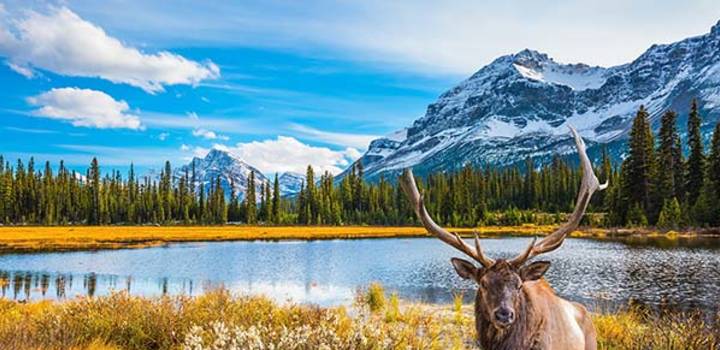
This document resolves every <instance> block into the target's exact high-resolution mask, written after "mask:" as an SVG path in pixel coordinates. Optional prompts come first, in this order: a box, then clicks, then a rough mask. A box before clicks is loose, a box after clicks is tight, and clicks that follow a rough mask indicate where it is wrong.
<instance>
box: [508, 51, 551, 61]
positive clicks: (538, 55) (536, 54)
mask: <svg viewBox="0 0 720 350" xmlns="http://www.w3.org/2000/svg"><path fill="white" fill-rule="evenodd" d="M514 57H515V59H529V60H533V61H548V60H550V57H548V55H547V54H544V53H542V52H540V51H536V50H531V49H524V50H522V51H520V52H518V53H516V54H515V55H514Z"/></svg>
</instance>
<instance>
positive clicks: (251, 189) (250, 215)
mask: <svg viewBox="0 0 720 350" xmlns="http://www.w3.org/2000/svg"><path fill="white" fill-rule="evenodd" d="M255 200H256V199H255V171H252V170H251V171H250V175H249V176H248V180H247V190H246V191H245V216H246V220H247V223H248V224H250V225H254V224H257V206H256V202H255Z"/></svg>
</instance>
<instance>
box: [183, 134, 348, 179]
mask: <svg viewBox="0 0 720 350" xmlns="http://www.w3.org/2000/svg"><path fill="white" fill-rule="evenodd" d="M184 146H185V147H182V149H181V150H183V151H184V152H187V153H190V152H191V153H192V154H193V155H194V156H197V157H203V156H205V155H206V154H207V152H208V151H209V150H208V149H205V148H202V147H195V148H191V147H190V146H186V145H184ZM213 148H216V149H221V150H224V151H228V152H230V153H233V154H235V155H236V156H238V157H239V158H241V159H243V160H244V161H245V162H247V163H248V164H250V165H252V166H254V167H257V168H258V169H259V170H260V171H262V172H263V173H265V174H273V173H282V172H286V171H292V172H297V173H305V170H306V169H307V166H308V165H312V167H313V169H315V171H316V172H318V173H322V172H325V171H329V172H330V173H332V174H335V175H336V174H338V173H340V172H342V170H343V169H345V168H346V167H348V166H349V165H350V164H351V163H352V161H354V160H355V159H357V157H359V156H360V155H361V154H360V152H359V151H358V150H356V149H354V148H348V149H346V150H343V151H335V150H331V149H329V148H326V147H315V146H311V145H307V144H305V143H302V142H300V141H298V140H297V139H295V138H293V137H289V136H278V137H277V139H274V140H273V139H268V140H264V141H252V142H247V143H238V144H236V145H235V146H234V147H230V146H226V145H222V144H215V145H213Z"/></svg>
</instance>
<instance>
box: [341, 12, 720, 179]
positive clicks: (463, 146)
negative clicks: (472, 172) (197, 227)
mask: <svg viewBox="0 0 720 350" xmlns="http://www.w3.org/2000/svg"><path fill="white" fill-rule="evenodd" d="M693 97H697V98H698V100H699V103H700V105H701V108H702V109H701V111H702V115H703V118H704V124H703V130H704V133H705V134H706V136H707V135H709V133H710V130H711V129H712V127H713V126H714V123H716V122H717V121H718V119H719V118H720V22H718V24H716V25H715V26H714V27H713V28H712V30H711V31H710V33H708V34H705V35H702V36H697V37H692V38H688V39H685V40H682V41H679V42H676V43H672V44H667V45H653V46H652V47H650V48H649V49H648V50H647V51H646V52H645V53H643V54H642V55H641V56H640V57H638V58H637V59H635V60H634V61H632V62H630V63H627V64H623V65H619V66H615V67H609V68H603V67H591V66H588V65H585V64H562V63H559V62H556V61H555V60H553V59H552V58H551V57H549V56H548V55H546V54H543V53H540V52H537V51H533V50H528V49H526V50H523V51H520V52H518V53H516V54H512V55H506V56H502V57H499V58H497V59H496V60H494V61H493V62H492V63H490V64H489V65H487V66H485V67H483V68H482V69H480V70H479V71H477V72H476V73H475V74H473V75H472V76H471V77H470V78H468V79H467V80H465V81H463V82H461V83H459V84H458V85H457V86H455V87H453V88H452V89H450V90H448V91H446V92H445V93H443V94H442V95H441V96H440V97H439V98H438V99H437V101H435V102H434V103H432V104H430V105H429V106H428V107H427V111H426V113H425V115H424V116H423V117H421V118H420V119H417V120H416V121H415V122H414V123H413V124H412V125H411V126H410V127H408V128H406V129H403V130H400V131H398V132H396V133H393V134H391V135H388V136H387V137H384V138H380V139H377V140H374V141H372V142H371V144H370V146H369V148H368V151H367V152H366V153H365V154H364V155H363V156H362V157H361V158H360V159H359V160H358V162H362V165H363V167H364V170H365V174H366V177H367V178H369V179H374V178H377V177H378V176H380V175H381V174H387V175H392V174H397V173H398V172H399V171H400V170H401V169H403V168H405V167H411V166H412V167H414V168H415V171H416V173H418V174H427V173H429V172H434V171H449V170H455V169H458V168H461V167H463V166H464V165H466V164H468V163H470V164H475V165H481V164H487V163H492V164H497V165H510V164H514V163H517V162H519V161H522V160H523V159H525V158H526V157H533V158H535V159H538V160H540V161H545V160H547V159H549V158H550V157H552V156H553V155H554V154H558V153H560V154H565V153H569V152H573V151H574V149H573V148H572V143H571V142H570V138H569V134H568V129H567V126H566V125H567V124H568V123H571V124H572V125H574V126H575V127H576V128H577V129H578V130H579V131H580V132H581V134H582V136H583V137H584V138H585V139H586V141H587V142H588V145H589V146H590V153H591V154H593V152H595V154H597V148H598V147H597V145H598V144H601V143H608V144H609V147H610V148H611V154H614V155H615V156H616V157H620V156H621V154H620V153H621V152H622V149H623V148H622V147H623V145H624V142H625V140H626V139H627V136H628V133H629V130H630V125H631V122H632V117H633V116H634V114H635V112H636V111H637V109H638V108H639V107H640V105H645V107H646V108H647V110H648V111H649V113H650V116H651V121H652V123H653V126H654V127H658V125H659V119H660V116H661V114H662V113H663V112H664V111H665V110H667V109H673V110H675V111H677V112H678V113H679V114H680V116H679V126H680V130H681V131H682V132H683V133H684V131H685V124H686V121H687V112H688V110H689V106H690V100H691V99H692V98H693ZM346 171H347V170H346ZM341 176H342V175H341Z"/></svg>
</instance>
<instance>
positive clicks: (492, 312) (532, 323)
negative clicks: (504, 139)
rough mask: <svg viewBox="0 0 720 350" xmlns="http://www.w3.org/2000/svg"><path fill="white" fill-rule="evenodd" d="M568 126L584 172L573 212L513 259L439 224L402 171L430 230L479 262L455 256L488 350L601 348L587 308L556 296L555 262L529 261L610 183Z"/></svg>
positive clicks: (561, 236)
mask: <svg viewBox="0 0 720 350" xmlns="http://www.w3.org/2000/svg"><path fill="white" fill-rule="evenodd" d="M569 128H570V133H571V134H572V136H573V138H574V140H575V145H576V147H577V152H578V154H579V156H580V163H581V165H582V172H583V177H582V182H581V184H580V192H579V193H578V196H577V202H576V204H575V208H574V211H573V212H572V214H570V216H569V219H568V221H567V222H566V223H564V224H563V225H562V226H560V227H559V228H558V229H557V230H555V231H554V232H552V233H551V234H549V235H547V236H546V237H545V238H543V239H542V240H540V241H539V242H538V241H537V238H535V239H533V240H532V242H531V243H530V245H529V246H528V247H527V249H525V250H524V251H523V252H521V253H520V254H519V255H518V256H516V257H514V258H512V259H509V260H504V259H498V260H493V259H491V258H488V257H486V256H485V254H484V253H483V250H482V247H481V246H480V239H479V238H478V236H477V234H476V235H475V244H474V247H473V246H472V245H470V244H468V243H466V242H465V241H464V240H463V239H462V238H460V236H459V235H458V234H455V233H450V232H448V231H447V230H445V229H444V228H442V227H440V226H439V225H438V224H436V223H435V221H433V219H432V218H431V217H430V215H429V214H428V211H427V209H426V208H425V204H424V203H423V197H422V196H421V195H420V193H419V191H418V189H417V185H416V184H415V178H414V176H413V174H412V171H411V170H410V169H406V170H405V172H404V173H403V175H402V176H401V179H400V185H401V186H402V188H403V190H404V191H405V193H406V194H407V195H408V197H409V199H410V202H411V204H412V205H413V207H414V210H415V213H416V214H417V216H418V218H419V219H420V221H421V222H422V224H423V226H425V229H426V230H427V231H428V232H429V233H431V234H432V235H434V236H436V237H437V238H439V239H440V240H441V241H443V242H445V243H447V244H449V245H450V246H452V247H454V248H455V249H457V250H459V251H460V252H462V253H464V254H465V255H467V256H468V257H470V258H472V259H473V260H474V261H475V262H476V263H478V264H479V265H480V266H478V267H476V266H475V264H474V263H472V262H470V261H467V260H464V259H459V258H452V259H451V262H452V265H453V267H454V268H455V271H456V272H457V274H458V275H460V277H462V278H463V279H468V280H472V281H473V282H475V283H476V284H477V286H478V288H477V293H476V296H475V330H476V332H477V334H476V336H477V341H478V343H479V344H480V346H481V347H482V348H483V349H486V350H502V349H533V350H546V349H547V350H550V349H552V350H576V349H577V350H581V349H582V350H590V349H592V350H594V349H596V347H597V341H596V335H595V328H594V326H593V323H592V320H591V319H590V315H589V313H588V311H587V310H586V309H585V307H583V306H582V305H580V304H577V303H573V302H570V301H567V300H565V299H563V298H560V297H559V296H557V295H556V294H555V292H554V291H553V289H552V287H550V285H549V284H548V283H547V282H546V281H545V279H544V278H543V275H544V274H545V272H546V271H547V270H548V268H549V267H550V262H548V261H534V262H529V261H530V260H531V259H532V258H534V257H537V256H539V255H541V254H543V253H547V252H551V251H553V250H555V249H557V248H559V247H560V246H561V245H562V243H563V241H564V240H565V237H567V235H568V234H569V233H570V232H572V231H574V230H575V229H576V228H577V227H578V225H579V224H580V220H581V219H582V217H583V215H584V214H585V210H586V209H587V206H588V203H589V202H590V198H591V197H592V195H593V193H594V192H595V191H598V190H603V189H605V188H606V187H607V185H608V184H607V183H605V184H602V185H601V184H600V182H599V181H598V179H597V177H596V176H595V174H594V172H593V168H592V164H591V163H590V159H589V158H588V156H587V152H586V150H585V143H584V142H583V139H582V138H581V137H580V135H579V134H578V132H577V130H575V128H573V127H572V126H569Z"/></svg>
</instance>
